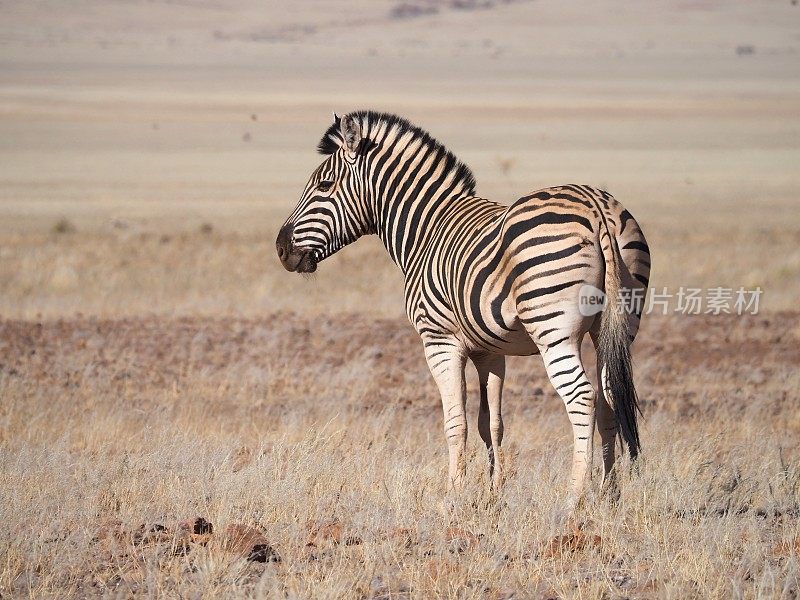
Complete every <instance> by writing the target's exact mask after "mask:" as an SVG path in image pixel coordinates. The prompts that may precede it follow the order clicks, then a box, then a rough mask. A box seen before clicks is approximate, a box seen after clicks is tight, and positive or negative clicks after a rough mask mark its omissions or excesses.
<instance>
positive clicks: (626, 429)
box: [597, 236, 642, 459]
mask: <svg viewBox="0 0 800 600" xmlns="http://www.w3.org/2000/svg"><path fill="white" fill-rule="evenodd" d="M609 237H610V236H609ZM609 246H610V252H611V254H613V256H609V257H607V259H606V276H605V287H606V290H605V291H606V306H605V309H604V310H603V313H602V315H601V317H600V336H599V337H600V339H599V343H598V347H597V358H598V360H599V361H600V366H601V369H600V373H601V374H602V375H601V378H602V381H599V382H598V385H601V386H603V391H604V393H605V395H606V398H607V400H609V401H611V403H612V405H613V406H614V414H615V415H616V417H617V423H618V424H619V431H620V434H621V436H622V440H623V441H624V442H625V445H626V446H627V448H628V452H629V453H630V455H631V458H632V459H633V458H636V457H637V456H638V455H639V452H640V450H641V448H642V445H641V442H640V441H639V424H638V422H637V417H638V415H640V414H641V412H642V411H641V409H640V408H639V399H638V397H637V396H636V388H635V387H634V385H633V365H632V361H631V351H630V337H629V335H628V315H627V313H626V312H625V310H624V307H622V306H620V303H619V286H620V276H619V267H618V265H619V261H620V260H622V259H621V257H620V255H619V250H618V249H617V247H616V246H617V245H616V241H615V240H614V239H613V238H610V239H609ZM609 396H610V398H609Z"/></svg>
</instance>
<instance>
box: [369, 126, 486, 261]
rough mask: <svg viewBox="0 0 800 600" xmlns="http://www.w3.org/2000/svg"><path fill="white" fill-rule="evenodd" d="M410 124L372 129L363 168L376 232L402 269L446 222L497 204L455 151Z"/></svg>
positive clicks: (370, 129) (427, 244) (423, 248)
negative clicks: (483, 194) (480, 191)
mask: <svg viewBox="0 0 800 600" xmlns="http://www.w3.org/2000/svg"><path fill="white" fill-rule="evenodd" d="M401 125H405V124H403V123H401ZM409 127H410V128H408V129H403V128H398V127H397V123H392V126H385V125H384V124H383V123H380V122H379V123H377V124H376V125H374V126H373V127H370V128H369V129H368V132H369V139H370V142H371V144H372V146H373V147H372V150H371V151H370V152H369V153H368V156H369V160H368V163H367V165H366V168H365V170H364V179H365V188H366V189H365V191H366V194H365V195H366V197H367V198H368V203H369V205H370V208H371V212H372V213H373V214H372V215H371V216H372V228H373V231H372V232H373V233H376V234H377V235H378V237H379V238H380V239H381V241H382V242H383V245H384V246H385V247H386V250H387V252H388V253H389V257H390V258H391V259H392V261H394V262H395V264H397V265H398V266H399V267H400V269H401V270H402V271H403V273H408V270H409V268H410V266H411V265H412V263H413V262H414V260H415V258H416V257H418V256H419V255H420V254H421V253H424V251H425V250H426V248H427V247H428V246H429V244H431V243H434V241H435V239H436V232H437V230H439V229H441V226H442V225H443V224H445V223H448V222H450V221H452V220H453V219H456V220H457V219H458V218H459V215H462V214H464V213H468V212H469V211H470V210H471V209H474V208H475V207H476V206H477V205H485V204H491V205H494V203H490V202H489V201H487V200H483V199H481V198H478V197H477V196H476V195H475V191H474V186H475V181H474V179H473V177H472V173H471V172H470V170H469V169H468V168H467V167H466V166H465V165H463V164H462V163H461V162H460V161H458V159H457V158H456V157H455V156H454V155H453V154H452V153H451V152H449V151H448V150H447V149H446V148H444V146H442V145H441V144H439V143H438V142H436V141H435V140H434V139H433V138H431V137H430V136H428V135H427V134H426V133H424V132H422V131H421V130H418V129H416V128H413V127H412V126H410V125H409ZM494 206H496V205H494Z"/></svg>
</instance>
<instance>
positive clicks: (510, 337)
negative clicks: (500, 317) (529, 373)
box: [465, 321, 539, 356]
mask: <svg viewBox="0 0 800 600" xmlns="http://www.w3.org/2000/svg"><path fill="white" fill-rule="evenodd" d="M465 338H466V339H467V345H468V348H469V350H470V352H490V353H493V354H503V355H505V356H531V355H534V354H539V348H538V347H537V346H536V344H535V343H534V342H533V340H532V339H531V337H530V335H528V332H527V331H525V328H524V327H523V326H522V324H521V323H519V321H517V322H516V323H512V324H510V327H509V329H499V328H497V327H493V328H492V335H491V337H487V336H485V335H483V336H478V335H475V332H473V335H465Z"/></svg>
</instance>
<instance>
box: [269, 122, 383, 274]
mask: <svg viewBox="0 0 800 600" xmlns="http://www.w3.org/2000/svg"><path fill="white" fill-rule="evenodd" d="M362 141H363V140H362V135H361V123H360V122H359V120H358V119H357V118H356V116H355V115H345V116H344V117H341V118H339V117H337V116H336V114H334V122H333V125H331V126H330V127H329V128H328V130H327V132H326V133H325V135H324V136H323V138H322V141H321V142H320V144H319V148H318V149H319V151H320V153H322V154H327V155H329V156H328V158H326V159H325V161H324V162H323V163H322V164H321V165H320V166H319V167H317V169H316V170H315V171H314V172H313V173H312V174H311V177H310V178H309V180H308V183H306V186H305V188H304V190H303V194H302V196H301V197H300V202H298V203H297V206H296V207H295V209H294V210H293V211H292V213H291V214H290V215H289V218H288V219H286V222H285V223H284V224H283V226H282V227H281V229H280V231H279V232H278V239H277V240H276V241H275V245H276V247H277V250H278V258H280V260H281V263H282V264H283V266H284V267H285V268H286V270H287V271H296V272H298V273H313V272H314V271H316V270H317V264H318V263H319V262H320V261H322V260H324V259H325V258H327V257H329V256H330V255H332V254H334V253H335V252H338V251H339V250H341V249H342V248H343V247H344V246H346V245H347V244H350V243H352V242H354V241H355V240H357V239H358V238H359V237H361V236H362V235H364V234H365V233H369V232H370V230H371V226H370V224H369V223H370V222H371V219H370V218H369V217H368V211H367V210H366V209H365V205H364V190H363V187H364V186H363V182H362V179H363V178H362V177H360V176H359V175H360V172H361V171H362V169H360V166H362V164H363V160H362V158H363V155H364V146H365V144H362Z"/></svg>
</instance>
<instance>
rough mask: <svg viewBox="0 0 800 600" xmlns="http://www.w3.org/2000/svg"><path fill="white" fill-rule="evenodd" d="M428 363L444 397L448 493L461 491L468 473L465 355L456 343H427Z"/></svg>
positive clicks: (440, 341) (443, 341)
mask: <svg viewBox="0 0 800 600" xmlns="http://www.w3.org/2000/svg"><path fill="white" fill-rule="evenodd" d="M425 359H426V360H427V361H428V368H430V370H431V374H432V375H433V378H434V380H435V381H436V385H437V386H438V387H439V393H440V394H441V396H442V410H443V412H444V434H445V437H446V438H447V449H448V453H449V456H450V462H449V469H448V473H449V486H448V491H458V490H461V488H463V486H464V478H465V477H466V471H467V463H466V456H465V455H466V449H467V415H466V398H467V390H466V381H465V378H464V365H465V364H466V355H465V353H464V352H463V350H462V348H461V346H460V344H459V343H458V342H457V341H455V340H453V341H451V340H443V339H435V340H426V341H425Z"/></svg>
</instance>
